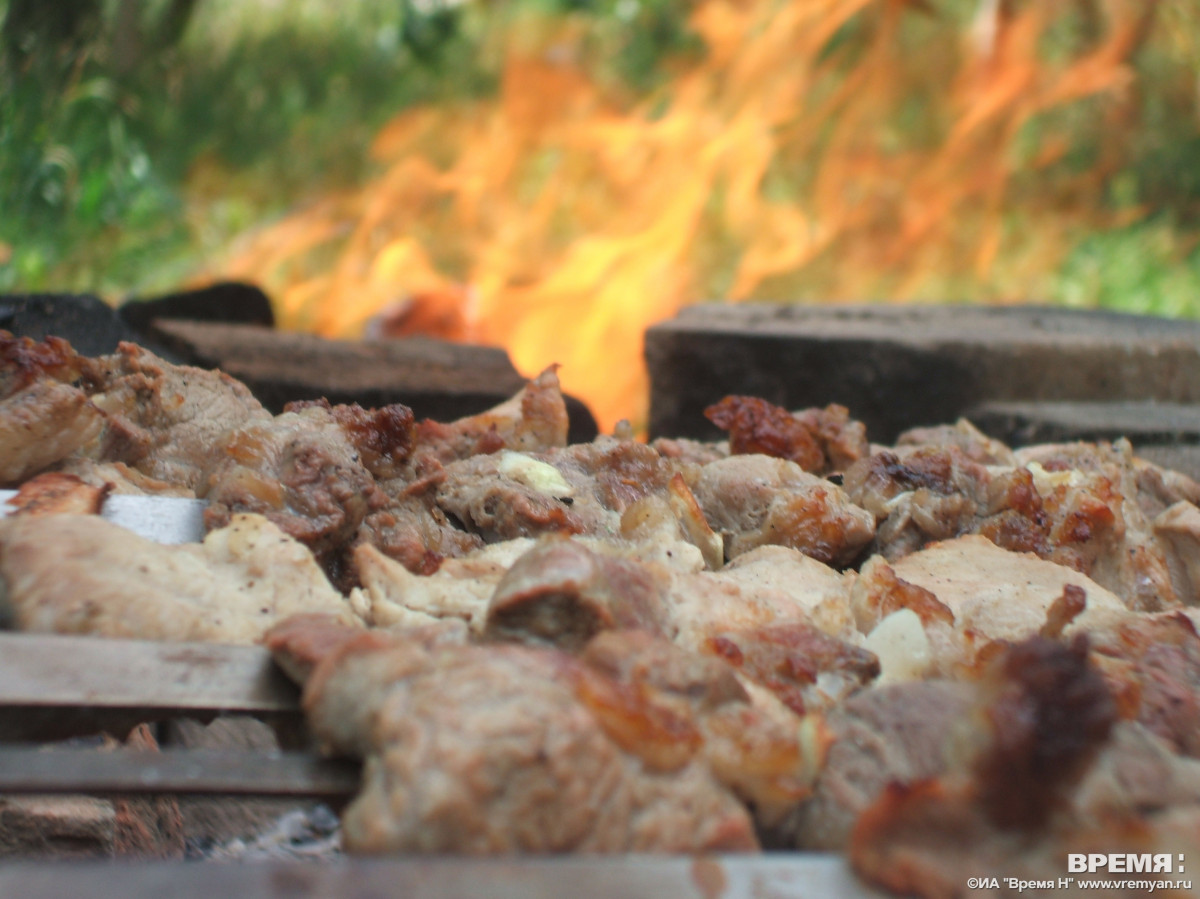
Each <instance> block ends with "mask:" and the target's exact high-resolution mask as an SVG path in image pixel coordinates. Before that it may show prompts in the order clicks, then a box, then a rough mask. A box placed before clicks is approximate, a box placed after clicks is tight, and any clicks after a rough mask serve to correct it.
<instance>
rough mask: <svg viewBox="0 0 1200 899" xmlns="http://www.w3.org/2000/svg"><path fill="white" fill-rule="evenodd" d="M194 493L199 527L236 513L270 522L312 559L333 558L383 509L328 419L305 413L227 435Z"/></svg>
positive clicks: (314, 409) (319, 411) (315, 411)
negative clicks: (199, 506) (202, 504)
mask: <svg viewBox="0 0 1200 899" xmlns="http://www.w3.org/2000/svg"><path fill="white" fill-rule="evenodd" d="M220 453H221V458H220V461H218V462H217V463H216V464H215V465H213V466H212V468H211V469H210V471H209V472H208V475H207V479H206V484H205V488H206V489H204V490H203V491H202V494H201V495H203V496H205V497H206V498H207V499H208V501H209V506H208V508H207V509H206V510H205V513H204V520H205V524H206V525H207V526H208V527H209V528H210V529H213V528H219V527H222V526H224V525H225V524H226V523H227V522H228V521H229V520H230V518H231V517H232V516H233V515H235V514H238V513H241V512H255V513H258V514H260V515H265V516H266V517H267V518H269V519H271V521H273V522H275V524H277V525H278V526H279V527H280V528H281V529H282V530H283V531H284V532H285V533H287V534H290V535H291V536H293V537H295V538H296V539H297V540H300V541H301V542H302V543H304V544H305V545H306V546H308V547H310V548H311V549H312V550H313V552H314V553H317V554H318V556H325V555H330V554H332V553H334V552H339V551H340V550H341V549H342V548H343V547H344V546H345V545H346V544H347V543H349V542H350V540H351V538H352V537H353V536H354V535H355V534H356V533H357V532H358V528H359V525H361V524H362V522H363V519H364V518H365V517H366V515H367V513H368V511H370V510H371V509H372V508H373V507H375V508H378V507H379V506H382V505H383V504H384V502H385V498H384V496H383V494H382V493H381V492H380V491H379V489H378V488H377V487H376V485H375V481H374V479H373V478H372V477H371V475H370V472H368V471H367V469H366V468H364V467H363V465H362V464H361V462H360V461H359V454H358V452H357V451H356V450H355V448H354V446H353V444H351V442H350V440H349V438H348V437H347V435H346V432H345V430H344V429H343V428H342V425H341V424H340V423H339V422H338V421H337V419H336V418H335V417H334V415H333V413H332V411H331V410H330V409H328V408H325V407H322V406H309V407H307V408H305V409H302V410H301V411H298V412H285V413H283V414H282V415H280V416H278V417H276V418H274V419H267V420H266V421H264V422H262V423H255V424H253V425H248V426H245V427H242V428H239V429H238V430H236V431H234V432H232V433H231V434H229V435H228V438H227V440H226V441H225V442H224V444H223V445H222V446H221V447H220Z"/></svg>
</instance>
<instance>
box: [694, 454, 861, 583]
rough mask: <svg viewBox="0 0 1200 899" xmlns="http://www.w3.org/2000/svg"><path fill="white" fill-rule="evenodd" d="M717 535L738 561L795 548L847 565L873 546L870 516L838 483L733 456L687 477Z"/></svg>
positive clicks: (780, 463)
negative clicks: (761, 551) (767, 550)
mask: <svg viewBox="0 0 1200 899" xmlns="http://www.w3.org/2000/svg"><path fill="white" fill-rule="evenodd" d="M685 477H687V478H688V482H689V483H688V486H689V487H691V489H692V492H693V493H694V494H695V496H696V499H697V501H698V502H699V503H700V508H701V509H703V511H704V515H705V517H706V518H707V519H708V521H709V524H711V525H712V528H713V530H714V531H717V532H718V533H721V534H723V535H724V537H725V555H726V557H727V558H730V559H732V558H734V557H736V556H739V555H741V554H742V553H744V552H749V551H750V550H752V549H754V548H755V547H758V546H766V545H779V546H790V547H792V548H794V549H798V550H800V551H801V552H802V553H804V554H805V555H806V556H811V557H812V558H814V559H816V560H817V561H819V562H824V563H826V564H828V565H833V566H835V567H840V566H844V565H848V564H849V563H851V562H852V561H854V559H855V558H856V557H857V556H858V554H859V552H860V551H861V550H862V549H863V548H864V547H865V546H866V545H867V544H868V543H870V542H871V538H872V537H873V536H874V532H875V522H874V520H873V517H872V515H871V514H870V513H869V512H867V511H866V510H865V509H862V508H860V507H859V506H856V505H853V503H852V502H851V501H850V500H849V499H848V498H847V496H846V494H845V493H843V492H842V489H841V488H840V487H838V486H837V485H836V484H833V483H831V482H829V481H825V480H822V479H821V478H819V477H817V476H815V475H811V474H809V473H807V472H805V471H804V470H803V469H801V467H800V466H799V465H797V464H796V463H795V462H791V461H788V460H786V459H774V458H771V457H770V456H762V455H748V456H730V457H729V458H727V459H719V460H717V461H716V462H710V463H709V464H708V465H705V466H703V467H701V468H699V469H698V470H696V471H694V472H690V473H685Z"/></svg>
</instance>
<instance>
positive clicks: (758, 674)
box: [708, 621, 879, 715]
mask: <svg viewBox="0 0 1200 899" xmlns="http://www.w3.org/2000/svg"><path fill="white" fill-rule="evenodd" d="M708 647H709V650H710V651H711V652H712V653H713V654H714V655H717V656H720V657H721V658H722V659H724V660H725V661H727V662H728V663H729V664H731V665H732V666H733V667H734V668H737V669H738V670H740V671H743V672H745V674H746V676H747V677H749V678H750V679H751V680H754V681H757V682H758V683H760V684H762V685H763V686H764V687H766V688H767V689H768V690H770V691H771V692H772V693H774V694H775V695H776V696H778V697H779V698H780V699H781V700H783V703H784V704H785V705H786V706H787V707H788V708H790V709H791V710H792V711H794V712H796V713H797V714H801V715H802V714H804V713H805V712H806V711H808V710H809V709H808V701H809V700H808V699H806V697H807V696H809V695H810V691H811V690H813V688H818V689H819V686H818V681H819V679H820V678H822V677H824V678H828V679H835V678H836V679H842V678H845V679H848V680H849V681H850V682H851V684H852V686H850V687H849V688H846V687H842V688H840V689H839V693H840V692H843V691H844V692H845V693H853V692H854V691H855V690H856V689H858V688H859V687H862V686H865V685H866V684H869V683H871V681H873V680H875V678H877V677H878V676H879V659H878V658H876V657H875V656H874V655H873V654H872V653H870V652H867V650H865V649H860V648H859V647H857V646H851V645H850V644H849V643H846V642H845V641H844V640H839V639H837V638H836V637H831V636H829V635H828V634H825V633H822V632H821V631H820V630H819V629H818V628H817V627H815V626H814V625H812V624H809V623H808V622H806V621H796V622H790V623H787V624H772V625H766V626H763V627H756V628H748V629H745V630H739V631H727V632H725V633H721V634H716V635H714V636H712V637H710V638H709V640H708Z"/></svg>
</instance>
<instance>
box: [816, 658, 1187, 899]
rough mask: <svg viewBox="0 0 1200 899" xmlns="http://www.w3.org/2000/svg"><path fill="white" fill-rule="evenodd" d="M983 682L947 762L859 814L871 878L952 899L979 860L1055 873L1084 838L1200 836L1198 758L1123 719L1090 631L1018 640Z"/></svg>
mask: <svg viewBox="0 0 1200 899" xmlns="http://www.w3.org/2000/svg"><path fill="white" fill-rule="evenodd" d="M976 695H977V700H976V702H977V705H976V711H975V712H974V713H973V714H970V715H968V716H966V717H964V718H963V719H961V720H962V721H963V722H964V726H965V727H966V729H965V730H964V731H963V733H961V734H960V735H959V736H958V738H957V739H956V740H955V743H956V744H957V752H952V753H950V754H949V755H948V756H947V758H948V767H947V770H946V771H945V772H944V773H942V774H940V775H939V776H935V777H933V778H929V779H924V780H915V781H910V782H906V783H902V782H897V783H893V784H890V785H889V786H887V787H886V788H885V789H884V790H883V791H882V792H881V793H880V794H879V795H878V797H877V798H876V799H875V800H874V801H873V802H872V803H871V804H870V805H868V806H867V807H866V808H865V809H864V810H863V811H862V812H861V814H860V815H859V817H858V819H857V821H856V823H855V825H854V828H853V830H852V833H851V838H850V845H849V858H850V862H851V864H852V865H853V867H854V868H855V870H856V871H857V872H858V873H859V874H860V875H861V876H863V877H864V878H865V879H867V880H868V881H870V882H871V883H873V884H875V885H877V886H881V887H883V888H885V889H889V890H892V891H894V892H896V893H901V894H907V895H914V896H921V897H937V899H941V897H952V896H961V895H963V890H964V884H966V883H967V879H968V878H970V877H976V876H979V875H980V873H981V872H986V874H987V876H988V877H989V878H990V877H996V878H999V883H1000V884H1003V883H1004V878H1006V877H1017V878H1021V879H1027V880H1051V881H1055V882H1057V881H1058V879H1059V878H1060V877H1062V875H1063V860H1064V859H1065V858H1066V855H1067V853H1072V852H1076V853H1077V852H1082V853H1089V852H1100V853H1110V852H1115V853H1122V854H1124V853H1141V852H1179V851H1183V850H1185V849H1193V850H1194V848H1195V836H1194V830H1193V831H1192V834H1191V835H1190V836H1189V837H1187V843H1181V842H1178V840H1179V837H1180V835H1181V834H1180V831H1181V829H1182V828H1180V827H1179V813H1184V814H1185V815H1187V816H1188V818H1189V819H1190V821H1191V822H1192V826H1193V827H1194V825H1195V822H1196V821H1200V817H1198V816H1197V815H1196V812H1197V811H1198V810H1200V807H1198V806H1200V764H1198V763H1197V762H1195V761H1194V760H1190V759H1182V758H1180V757H1178V756H1174V755H1172V754H1171V753H1170V752H1169V751H1168V750H1167V749H1166V748H1165V746H1164V745H1163V744H1162V743H1161V741H1159V740H1157V738H1155V737H1153V736H1152V735H1150V734H1148V733H1147V732H1146V731H1145V730H1144V729H1143V728H1141V726H1140V725H1138V724H1134V723H1121V724H1118V723H1117V719H1116V703H1115V702H1114V701H1113V699H1112V697H1111V696H1110V695H1109V693H1108V691H1107V688H1106V687H1105V683H1104V679H1103V677H1101V675H1100V673H1099V672H1098V671H1097V670H1096V669H1095V668H1094V667H1092V666H1091V665H1090V664H1089V662H1088V652H1087V647H1086V643H1085V641H1076V642H1075V643H1073V644H1071V645H1062V644H1060V643H1057V642H1055V641H1050V640H1045V639H1040V638H1035V639H1034V640H1030V641H1025V642H1023V643H1020V644H1016V645H1013V646H1011V647H1008V648H1007V649H1006V651H1005V652H1004V653H1003V654H1001V655H999V656H998V657H996V658H995V659H993V661H992V664H991V665H990V666H989V669H988V671H987V673H986V674H985V676H984V678H983V680H982V681H981V682H980V683H979V685H978V687H977V694H976ZM831 755H832V754H831ZM1139 876H1141V877H1144V876H1145V875H1139ZM1143 891H1144V889H1143ZM973 892H982V893H983V894H984V895H1001V894H1002V893H1003V890H1002V889H993V890H988V889H986V888H985V889H983V890H982V891H978V890H977V891H973ZM1056 892H1057V891H1056ZM1131 895H1132V894H1131Z"/></svg>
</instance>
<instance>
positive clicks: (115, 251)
mask: <svg viewBox="0 0 1200 899" xmlns="http://www.w3.org/2000/svg"><path fill="white" fill-rule="evenodd" d="M976 5H977V3H976V2H975V0H940V2H939V0H934V2H933V4H932V6H933V7H935V8H936V9H935V14H952V15H955V16H959V17H966V16H968V15H969V14H970V12H971V10H972V9H973V8H974V7H975V6H976ZM1158 6H1159V16H1158V19H1159V21H1158V22H1157V23H1156V26H1155V35H1154V39H1153V40H1150V41H1147V42H1146V43H1145V44H1144V46H1143V48H1142V50H1141V51H1139V53H1138V55H1137V59H1136V66H1137V69H1138V71H1137V75H1138V78H1137V81H1136V82H1135V83H1136V84H1137V85H1138V87H1137V89H1138V90H1139V91H1140V92H1141V95H1140V97H1139V103H1138V120H1137V121H1135V122H1131V123H1129V126H1130V128H1131V129H1132V132H1131V134H1130V135H1128V136H1125V137H1123V138H1122V141H1121V146H1120V148H1119V149H1120V152H1121V154H1122V156H1121V158H1120V160H1119V163H1120V165H1119V171H1118V172H1117V173H1116V174H1115V175H1114V176H1113V177H1112V178H1111V179H1110V181H1109V183H1108V185H1107V188H1106V190H1107V202H1108V203H1109V204H1110V205H1111V206H1112V208H1114V209H1134V208H1137V209H1141V210H1143V211H1144V213H1145V214H1143V215H1142V216H1141V217H1140V218H1139V219H1138V220H1137V221H1135V222H1134V224H1130V225H1128V226H1126V227H1123V228H1120V229H1117V230H1110V231H1105V232H1102V233H1088V234H1079V235H1078V236H1077V241H1076V245H1075V247H1074V249H1073V250H1072V251H1071V252H1070V253H1069V254H1068V255H1067V257H1066V259H1065V261H1064V263H1063V264H1062V266H1061V269H1060V270H1059V271H1058V272H1057V273H1055V275H1054V276H1053V277H1052V278H1050V279H1049V280H1048V281H1047V282H1046V284H1045V286H1044V290H1045V296H1044V297H1036V298H1031V299H1048V300H1050V301H1053V302H1059V303H1064V304H1068V305H1072V306H1080V307H1093V306H1100V307H1105V308H1115V309H1128V310H1130V311H1138V312H1151V313H1154V314H1163V315H1186V316H1200V250H1197V239H1198V238H1200V88H1198V87H1197V85H1198V84H1200V55H1198V53H1197V48H1200V10H1198V9H1197V8H1196V4H1195V2H1194V0H1160V2H1159V4H1158ZM690 7H691V5H690V4H689V3H688V2H687V0H510V2H509V3H507V4H493V3H490V2H485V0H473V2H465V3H461V4H459V3H455V2H453V0H386V2H375V3H372V2H367V0H358V2H345V3H332V2H321V0H294V2H289V3H279V2H271V0H241V2H238V0H56V2H55V3H48V2H45V0H0V17H3V20H4V26H3V29H2V31H3V35H4V43H3V45H2V46H0V52H2V53H3V54H4V58H3V59H2V60H0V290H10V291H11V290H43V289H53V290H87V291H96V292H100V293H102V294H105V295H108V296H114V297H120V296H123V295H126V294H129V293H138V292H142V293H145V292H149V291H155V290H166V289H170V288H172V287H175V286H178V284H179V283H180V282H181V281H183V280H184V279H185V278H186V277H187V276H188V274H189V272H192V271H194V270H195V269H196V268H197V266H198V265H199V264H201V263H202V262H203V261H204V259H205V258H206V255H207V254H211V253H215V252H217V251H218V250H219V249H221V248H223V247H225V246H227V245H228V243H229V241H230V240H232V239H233V238H234V237H235V236H236V235H237V234H239V233H241V232H242V231H244V230H245V229H247V228H249V227H252V226H253V225H254V224H256V223H258V222H261V221H264V220H266V219H269V218H271V217H273V216H276V215H279V214H281V213H282V212H283V211H284V210H286V209H287V208H288V207H290V206H294V205H295V204H297V203H302V202H304V201H305V200H306V198H308V197H310V196H313V195H315V194H316V193H318V192H324V191H328V190H329V189H330V188H331V187H337V186H338V185H349V184H353V183H355V182H356V181H357V180H360V179H362V178H363V177H365V175H366V168H367V167H368V166H369V165H370V163H369V160H368V156H367V154H366V153H365V152H364V149H365V147H366V146H367V145H368V144H369V143H370V141H371V139H372V138H373V136H374V135H375V134H376V132H377V131H378V129H379V128H380V126H381V125H382V124H383V123H384V122H386V121H387V120H388V119H389V118H391V117H392V116H393V115H395V114H396V113H397V112H398V111H400V110H401V109H403V108H405V107H406V106H410V105H412V104H415V103H423V102H431V101H432V102H444V101H450V100H453V99H456V98H463V97H471V96H478V95H481V94H485V93H486V92H488V91H490V90H492V89H493V87H494V86H495V84H496V78H497V74H498V70H499V66H498V64H497V62H498V61H497V57H496V54H495V52H494V51H495V48H494V47H493V46H492V44H491V42H490V41H491V38H492V36H493V35H494V34H495V33H496V32H497V30H498V29H500V28H502V27H503V25H504V24H505V23H506V22H509V23H510V22H511V21H512V20H513V18H514V17H516V16H521V15H535V16H555V17H573V18H576V19H578V20H579V21H580V22H581V23H583V26H584V30H585V33H586V41H585V47H586V49H587V50H588V58H589V60H593V61H597V62H594V64H593V68H594V69H595V72H594V74H596V75H597V77H601V78H604V79H607V80H608V81H609V82H610V83H613V84H615V85H620V86H624V87H626V88H628V90H629V91H631V92H644V91H646V90H650V89H653V88H654V87H655V86H657V85H658V84H660V83H661V82H662V80H663V79H664V78H665V77H667V76H668V75H669V74H670V73H671V72H672V70H673V69H672V66H673V65H674V63H675V62H676V61H678V60H679V59H681V58H685V59H686V58H688V57H689V56H690V55H693V54H697V53H700V52H702V51H703V48H702V47H701V46H700V45H699V43H698V42H697V40H696V39H695V38H694V36H692V35H691V34H690V33H689V31H688V29H687V27H686V17H687V12H688V10H689V9H690ZM35 8H40V9H42V10H47V9H51V10H54V11H56V12H55V14H52V15H50V19H51V20H52V21H50V22H49V24H47V23H46V22H41V23H34V24H33V25H31V24H30V23H29V21H27V18H28V16H29V15H30V12H29V10H31V9H35ZM1083 8H1084V6H1083V5H1081V6H1080V9H1083ZM924 27H926V26H924V25H923V24H922V20H921V19H920V17H919V16H917V17H915V19H914V25H913V32H912V33H913V34H914V35H915V36H916V37H915V38H914V39H915V40H917V41H918V42H920V41H925V44H924V46H926V50H922V51H921V52H930V53H935V52H948V51H946V50H945V49H944V48H943V49H941V50H939V49H938V48H936V47H933V46H928V42H927V40H926V38H924V37H922V34H923V32H922V28H924ZM1089 27H1090V26H1089V23H1088V21H1087V20H1086V18H1082V19H1080V20H1079V21H1078V22H1072V21H1067V23H1066V25H1065V26H1064V27H1063V28H1062V29H1060V31H1059V32H1056V33H1055V34H1054V35H1052V36H1051V40H1050V42H1049V45H1048V46H1047V47H1046V48H1045V52H1046V53H1047V54H1049V55H1053V54H1055V53H1061V52H1068V51H1069V50H1070V49H1071V46H1072V45H1073V42H1075V41H1077V40H1079V39H1080V35H1085V36H1086V32H1087V29H1088V28H1089ZM860 28H861V23H860V22H858V21H857V20H851V22H849V23H848V24H847V26H846V27H845V28H844V29H843V32H842V33H839V35H838V36H837V37H836V38H835V39H834V40H833V41H831V43H830V46H831V47H836V46H840V44H839V41H841V42H853V41H855V40H858V39H859V37H860V36H856V29H860ZM1096 108H1098V106H1097V107H1089V106H1088V105H1087V104H1083V105H1081V106H1080V107H1079V111H1078V112H1077V113H1074V114H1077V115H1079V116H1081V117H1082V119H1081V121H1083V120H1086V119H1087V117H1088V116H1092V118H1093V119H1094V118H1095V114H1096ZM902 112H903V111H902ZM1083 124H1084V125H1087V127H1094V124H1095V123H1094V121H1092V120H1088V121H1083ZM899 127H902V128H911V129H913V130H917V131H920V130H923V129H925V130H932V128H933V123H930V122H928V121H926V113H925V111H924V110H923V108H922V107H921V106H920V105H919V104H916V105H913V106H912V108H911V109H909V110H908V111H907V114H906V115H902V116H901V120H900V125H899ZM1031 127H1034V128H1036V127H1037V124H1036V123H1034V124H1033V125H1032V126H1031ZM1081 127H1082V126H1081ZM1099 149H1101V148H1097V149H1096V152H1099ZM1089 163H1090V160H1083V159H1067V160H1064V163H1063V164H1064V165H1076V166H1086V165H1087V164H1089ZM1029 189H1032V190H1036V185H1031V186H1030V188H1029ZM1132 218H1136V217H1133V216H1131V219H1132ZM1001 280H1002V279H1001ZM704 287H706V288H718V289H719V288H720V285H704ZM789 289H790V288H789ZM952 289H953V290H954V291H956V292H958V293H960V294H962V295H963V296H964V298H966V299H989V298H995V297H994V296H993V295H992V294H994V293H996V292H997V291H999V292H1002V288H996V287H994V286H993V287H992V288H991V291H992V293H989V288H987V287H986V286H985V287H978V286H977V287H976V288H975V291H976V294H977V295H972V293H971V291H972V288H971V286H970V285H954V286H953V288H952ZM718 292H719V290H718Z"/></svg>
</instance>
